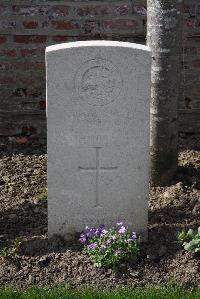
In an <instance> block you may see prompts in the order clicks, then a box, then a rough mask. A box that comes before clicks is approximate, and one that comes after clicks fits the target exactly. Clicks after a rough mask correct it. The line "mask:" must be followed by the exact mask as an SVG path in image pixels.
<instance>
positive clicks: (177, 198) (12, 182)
mask: <svg viewBox="0 0 200 299" xmlns="http://www.w3.org/2000/svg"><path fill="white" fill-rule="evenodd" d="M179 143H180V152H179V169H178V172H177V175H176V177H175V178H174V180H173V182H172V184H171V185H170V186H167V187H165V188H163V187H162V188H161V187H159V188H152V189H151V192H150V198H151V199H150V204H149V227H148V230H149V240H148V242H147V243H146V244H144V245H143V247H142V253H141V257H140V259H139V260H138V262H137V263H135V264H131V263H130V264H124V265H122V266H121V267H120V268H119V269H117V270H115V271H114V270H112V269H97V268H95V267H94V266H93V265H92V264H91V262H90V261H89V259H88V258H87V257H86V256H84V255H83V254H82V253H81V246H80V244H79V243H78V241H74V242H73V243H67V242H65V241H64V240H62V239H61V238H59V237H55V238H53V239H51V240H48V238H47V201H46V200H45V199H41V198H40V194H41V193H42V192H43V191H44V190H46V188H47V182H46V179H47V177H46V175H47V169H46V162H47V154H46V145H45V143H44V144H41V143H39V142H38V141H37V140H31V139H29V142H28V144H21V145H20V144H18V145H17V144H15V143H14V142H13V140H12V143H11V142H9V141H8V139H6V138H4V139H1V140H0V249H1V248H3V247H5V246H11V244H12V242H13V240H15V239H16V238H17V237H20V238H21V239H22V244H21V246H20V248H19V252H18V254H17V256H16V257H15V258H4V257H0V286H4V285H12V286H17V287H27V286H30V285H32V284H37V285H39V286H44V285H51V286H52V285H57V284H64V285H66V286H67V287H83V286H90V287H91V286H94V287H116V286H123V285H129V286H132V287H136V286H150V285H154V286H158V285H159V284H163V283H168V282H174V283H178V284H181V285H183V286H185V287H197V286H200V259H199V257H198V256H197V255H195V254H193V253H188V252H185V251H184V250H183V249H182V248H181V246H180V245H179V244H178V243H177V242H176V234H177V232H178V231H179V230H182V229H189V228H197V227H198V226H200V136H198V135H189V136H188V135H184V134H182V135H181V136H180V142H179ZM77 221H78V219H77Z"/></svg>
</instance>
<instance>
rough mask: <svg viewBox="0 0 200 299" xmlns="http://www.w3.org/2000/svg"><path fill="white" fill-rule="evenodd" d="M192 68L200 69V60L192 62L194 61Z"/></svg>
mask: <svg viewBox="0 0 200 299" xmlns="http://www.w3.org/2000/svg"><path fill="white" fill-rule="evenodd" d="M192 66H193V67H194V68H200V60H194V61H193V62H192Z"/></svg>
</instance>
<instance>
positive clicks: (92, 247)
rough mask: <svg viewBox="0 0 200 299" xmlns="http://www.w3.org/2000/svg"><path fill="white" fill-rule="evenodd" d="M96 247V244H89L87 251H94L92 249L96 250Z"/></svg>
mask: <svg viewBox="0 0 200 299" xmlns="http://www.w3.org/2000/svg"><path fill="white" fill-rule="evenodd" d="M96 247H97V244H96V243H92V244H89V245H88V246H87V248H88V249H94V248H96Z"/></svg>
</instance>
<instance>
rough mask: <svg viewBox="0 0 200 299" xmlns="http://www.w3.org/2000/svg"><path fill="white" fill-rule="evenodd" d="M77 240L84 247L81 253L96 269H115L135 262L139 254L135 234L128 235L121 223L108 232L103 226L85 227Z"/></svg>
mask: <svg viewBox="0 0 200 299" xmlns="http://www.w3.org/2000/svg"><path fill="white" fill-rule="evenodd" d="M79 240H80V242H81V243H82V244H83V245H84V248H83V252H84V253H85V254H87V255H88V256H89V257H90V259H91V261H92V262H93V263H94V265H95V266H97V267H106V268H109V267H116V266H117V265H119V264H120V263H123V262H126V261H128V260H136V259H137V256H138V254H139V240H138V238H137V235H136V233H135V232H132V233H131V234H130V233H129V232H128V230H127V227H125V226H124V224H123V223H122V222H119V223H117V225H116V227H112V228H110V229H108V230H107V229H106V228H105V227H104V225H103V224H100V225H99V227H98V228H90V227H88V226H86V228H85V230H84V232H83V233H82V234H81V235H80V239H79Z"/></svg>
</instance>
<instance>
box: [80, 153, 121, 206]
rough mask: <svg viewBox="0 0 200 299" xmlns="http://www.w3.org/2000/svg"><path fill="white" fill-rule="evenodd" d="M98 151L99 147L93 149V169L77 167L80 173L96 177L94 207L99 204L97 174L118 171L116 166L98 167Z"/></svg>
mask: <svg viewBox="0 0 200 299" xmlns="http://www.w3.org/2000/svg"><path fill="white" fill-rule="evenodd" d="M100 149H101V147H95V150H96V166H95V167H79V170H80V171H84V172H85V171H87V172H92V173H93V172H94V173H95V176H96V180H95V185H96V190H95V194H96V202H95V207H100V204H99V173H100V171H113V170H116V169H118V166H116V167H100V163H99V156H100Z"/></svg>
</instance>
